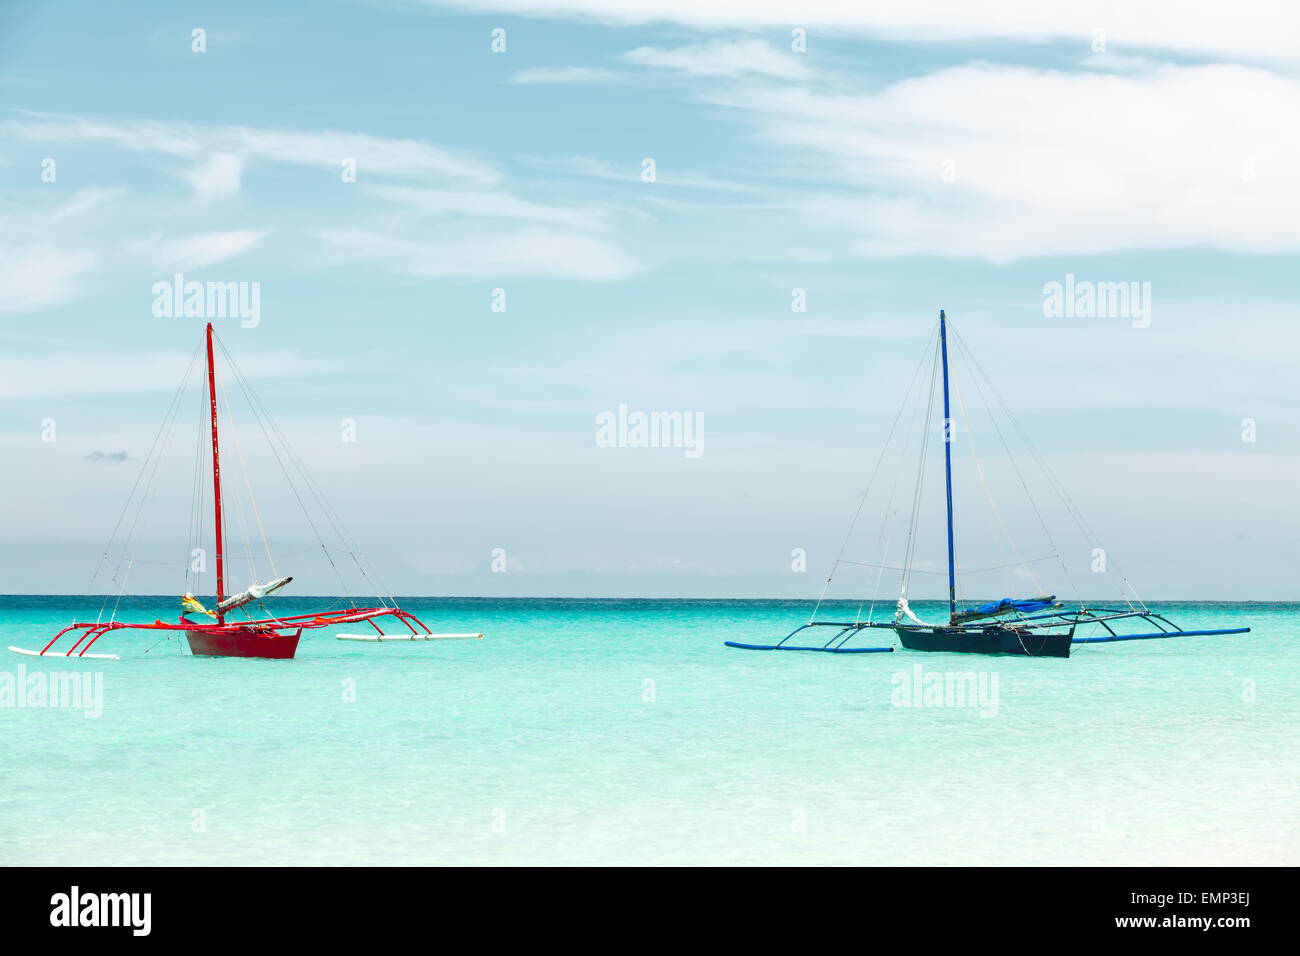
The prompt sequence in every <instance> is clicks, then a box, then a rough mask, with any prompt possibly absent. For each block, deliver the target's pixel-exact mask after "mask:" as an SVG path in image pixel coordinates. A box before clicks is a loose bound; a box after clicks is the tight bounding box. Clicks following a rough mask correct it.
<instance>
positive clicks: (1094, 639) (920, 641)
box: [724, 310, 1250, 657]
mask: <svg viewBox="0 0 1300 956" xmlns="http://www.w3.org/2000/svg"><path fill="white" fill-rule="evenodd" d="M948 332H949V329H948V320H947V316H946V315H945V314H944V312H943V310H940V311H939V329H938V336H937V339H938V342H937V349H936V355H935V363H936V365H937V366H940V367H942V370H943V376H942V377H943V419H942V424H943V436H944V442H943V450H944V480H945V492H946V494H945V499H946V505H947V532H948V620H947V621H946V622H945V623H939V624H929V623H926V622H924V621H922V620H920V619H919V618H918V617H917V616H916V614H915V613H913V611H912V609H911V607H910V606H909V604H908V601H907V580H908V575H909V572H910V571H911V570H912V560H911V559H912V555H913V553H914V552H913V545H914V539H913V537H912V531H913V530H914V529H915V525H916V519H917V516H918V514H919V510H918V509H919V504H920V494H921V485H922V482H921V478H920V476H919V474H918V480H917V485H916V491H915V500H914V502H913V506H912V512H911V514H912V519H911V523H910V524H909V527H908V557H907V559H906V560H905V561H904V563H903V565H902V566H901V567H895V568H892V569H893V570H898V571H901V572H902V582H901V584H900V589H899V596H898V600H897V604H896V607H895V611H894V616H893V620H891V621H875V620H872V619H871V614H870V613H869V614H868V618H867V620H865V621H863V620H854V621H819V620H817V613H818V611H819V610H820V608H821V605H822V601H823V600H824V599H825V596H826V587H829V586H830V582H831V579H832V578H833V577H834V574H835V571H836V569H838V567H839V566H840V564H841V563H849V564H861V563H863V562H844V561H843V556H844V548H843V547H841V549H840V555H839V556H838V557H837V558H836V561H835V565H834V566H833V567H832V569H831V575H830V577H828V578H827V579H826V587H824V588H823V589H822V598H821V599H819V600H818V602H817V605H816V606H815V607H814V609H813V614H812V620H810V621H809V622H808V623H806V624H802V625H800V626H799V627H796V628H795V629H794V630H793V631H791V632H790V633H789V634H787V635H786V636H785V637H784V638H782V639H781V640H780V641H778V642H777V643H775V644H752V643H742V642H740V641H725V642H724V643H725V644H726V645H727V646H728V647H735V648H740V649H742V650H749V651H820V652H825V653H830V654H882V653H883V654H887V653H890V652H892V651H893V650H894V647H893V645H892V644H890V645H884V646H849V642H850V641H852V640H853V639H854V638H855V637H857V636H859V635H860V634H863V633H864V632H869V633H871V634H875V633H876V632H878V631H881V630H888V631H893V632H894V634H895V635H896V636H897V638H898V643H899V644H901V645H902V646H903V647H904V648H906V649H907V650H912V651H954V652H959V653H967V654H1017V655H1024V656H1028V657H1069V656H1070V648H1071V647H1073V646H1074V645H1076V644H1105V643H1111V642H1115V641H1147V640H1158V639H1167V638H1173V637H1193V636H1222V635H1228V634H1245V633H1247V632H1249V631H1250V628H1248V627H1229V628H1213V629H1196V630H1184V629H1183V628H1180V627H1179V626H1178V625H1176V624H1174V623H1173V622H1172V621H1170V620H1169V619H1168V618H1166V617H1165V616H1164V615H1163V614H1159V613H1156V612H1155V611H1152V610H1151V609H1150V608H1148V607H1147V606H1146V605H1145V604H1144V603H1142V601H1141V599H1140V598H1137V599H1136V603H1135V602H1134V600H1128V601H1127V603H1128V606H1127V607H1126V608H1108V607H1088V606H1085V605H1080V606H1079V607H1077V608H1073V609H1067V608H1066V607H1065V605H1064V604H1063V603H1060V602H1058V601H1057V600H1056V596H1055V595H1044V596H1041V597H1035V598H1023V599H1014V598H1002V599H1001V600H998V601H993V602H989V603H985V604H981V605H979V606H977V607H971V608H959V607H958V600H957V565H956V561H955V550H954V545H953V531H952V514H953V508H952V427H951V423H952V417H951V413H950V406H949V392H948ZM958 341H960V340H958ZM963 347H964V346H963ZM919 371H920V366H918V368H917V372H918V373H919ZM934 378H935V375H934V374H933V372H932V374H931V401H930V404H931V407H932V406H933V385H934ZM913 381H914V383H915V379H914V380H913ZM905 403H906V400H905ZM1008 414H1010V413H1009V411H1008ZM963 415H964V409H963ZM901 416H902V409H900V410H899V418H901ZM898 420H899V419H898V418H896V419H895V421H894V425H895V427H897V424H898ZM929 427H930V423H929V415H928V413H927V415H926V416H925V421H924V422H923V428H926V429H928V428H929ZM1017 428H1019V426H1018V425H1017ZM893 433H894V430H893V429H891V430H890V438H892V437H893ZM1022 435H1023V432H1022ZM885 444H886V449H887V448H888V444H889V439H886V443H885ZM972 451H973V445H972ZM884 453H885V452H884V451H883V450H882V452H881V460H882V461H883V459H884ZM924 463H925V445H924V441H923V442H922V452H921V468H922V469H923V468H924ZM1041 463H1042V462H1041V460H1040V464H1041ZM1043 467H1044V469H1046V465H1045V464H1043ZM879 470H880V463H879V462H877V465H876V469H875V472H873V474H872V481H871V482H868V486H867V491H866V492H864V493H863V497H862V502H863V503H865V501H866V496H867V494H868V493H869V492H870V490H871V483H872V482H874V480H875V477H876V475H877V474H878V473H879ZM981 480H982V476H981ZM1053 481H1054V479H1053ZM1027 490H1028V489H1027V488H1026V491H1027ZM1071 507H1072V506H1071ZM861 512H862V504H859V506H858V513H857V515H855V516H854V521H853V523H854V524H856V522H857V518H858V516H859V515H861ZM1040 518H1041V516H1040ZM1000 520H1001V519H999V521H1000ZM1004 531H1005V527H1004ZM852 533H853V525H852V524H851V525H850V528H849V535H847V536H846V537H845V545H846V546H847V544H848V541H849V537H850V536H851V535H852ZM1017 557H1018V553H1017ZM1053 557H1058V558H1059V555H1053ZM1018 563H1020V564H1021V566H1022V567H1023V563H1022V562H1018ZM873 566H874V567H878V568H880V569H881V573H882V574H883V571H884V570H886V568H887V566H886V565H885V564H883V563H882V564H879V565H873ZM1062 567H1063V569H1064V563H1062ZM1068 574H1069V572H1068V570H1067V571H1066V576H1067V578H1068ZM1031 576H1032V575H1031ZM1135 598H1136V596H1135ZM874 607H875V605H874V602H873V604H872V611H873V612H874ZM1143 624H1145V625H1147V629H1145V630H1130V628H1136V627H1141V626H1142V625H1143ZM816 628H829V629H830V631H829V633H830V637H829V639H828V640H825V641H820V640H819V641H814V642H812V643H801V642H794V638H795V637H796V635H800V634H804V638H803V641H805V642H806V640H807V637H808V636H810V635H811V634H814V633H818V632H817V631H816V630H815V629H816ZM1080 629H1084V630H1085V631H1086V633H1085V634H1083V635H1079V634H1078V633H1077V632H1079V631H1080ZM805 632H808V633H807V634H805ZM821 633H827V632H826V631H823V632H821Z"/></svg>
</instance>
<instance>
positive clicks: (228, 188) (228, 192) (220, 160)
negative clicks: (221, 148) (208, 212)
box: [184, 153, 244, 199]
mask: <svg viewBox="0 0 1300 956" xmlns="http://www.w3.org/2000/svg"><path fill="white" fill-rule="evenodd" d="M243 172H244V158H243V157H242V156H239V155H236V154H235V153H214V154H213V155H212V157H211V158H210V159H208V160H207V161H206V162H200V163H195V165H194V166H193V167H192V168H191V169H190V170H189V171H188V172H186V173H185V174H184V177H185V179H186V180H188V181H189V183H190V185H192V186H193V187H194V192H195V194H196V195H198V196H199V197H200V198H203V199H219V198H221V197H223V196H233V195H234V194H236V193H238V192H239V185H240V176H241V175H242V174H243Z"/></svg>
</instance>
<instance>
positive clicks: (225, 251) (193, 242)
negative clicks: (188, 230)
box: [159, 229, 271, 269]
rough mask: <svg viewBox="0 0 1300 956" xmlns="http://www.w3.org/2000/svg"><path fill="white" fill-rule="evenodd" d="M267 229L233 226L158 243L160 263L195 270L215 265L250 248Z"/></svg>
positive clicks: (267, 232) (266, 233)
mask: <svg viewBox="0 0 1300 956" xmlns="http://www.w3.org/2000/svg"><path fill="white" fill-rule="evenodd" d="M270 231H271V230H269V229H236V230H232V231H230V232H208V233H202V234H200V235H194V236H186V237H184V238H183V239H176V240H171V241H167V242H165V243H160V245H161V246H162V249H161V254H160V256H159V260H160V263H161V264H162V265H163V266H165V267H167V268H188V269H198V268H201V267H203V266H210V265H215V264H216V263H218V262H222V261H224V260H226V259H230V258H233V257H234V256H237V255H239V254H240V253H241V252H245V251H247V250H248V249H251V248H253V247H254V246H256V245H257V244H258V243H259V242H261V241H262V239H263V238H265V237H266V236H267V235H268V234H269V233H270Z"/></svg>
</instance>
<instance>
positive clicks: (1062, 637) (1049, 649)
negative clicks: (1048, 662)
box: [894, 627, 1072, 657]
mask: <svg viewBox="0 0 1300 956" xmlns="http://www.w3.org/2000/svg"><path fill="white" fill-rule="evenodd" d="M894 630H895V632H896V633H897V634H898V640H899V642H900V643H901V644H902V645H903V646H904V647H905V648H907V649H908V650H909V651H952V652H955V653H959V654H1019V655H1022V656H1028V657H1069V656H1070V642H1071V637H1072V634H1071V633H1070V632H1069V631H1065V632H1062V633H1059V634H1053V633H1044V632H1041V631H1030V630H1024V629H1014V630H1013V629H1012V628H1009V627H982V628H978V629H971V630H967V629H965V628H948V627H934V628H917V627H896V628H894Z"/></svg>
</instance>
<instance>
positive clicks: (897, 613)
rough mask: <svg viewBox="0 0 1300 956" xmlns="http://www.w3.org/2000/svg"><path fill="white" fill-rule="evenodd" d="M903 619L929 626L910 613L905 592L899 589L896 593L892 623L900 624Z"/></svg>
mask: <svg viewBox="0 0 1300 956" xmlns="http://www.w3.org/2000/svg"><path fill="white" fill-rule="evenodd" d="M905 620H907V621H911V622H912V623H913V624H919V625H921V626H922V627H929V626H930V625H928V624H926V623H925V621H923V620H921V619H920V618H919V617H917V616H916V615H915V614H913V613H912V608H911V606H910V605H909V604H908V603H907V595H906V592H904V591H900V592H899V595H898V607H897V608H896V609H895V610H894V623H895V624H902V623H903V621H905Z"/></svg>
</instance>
